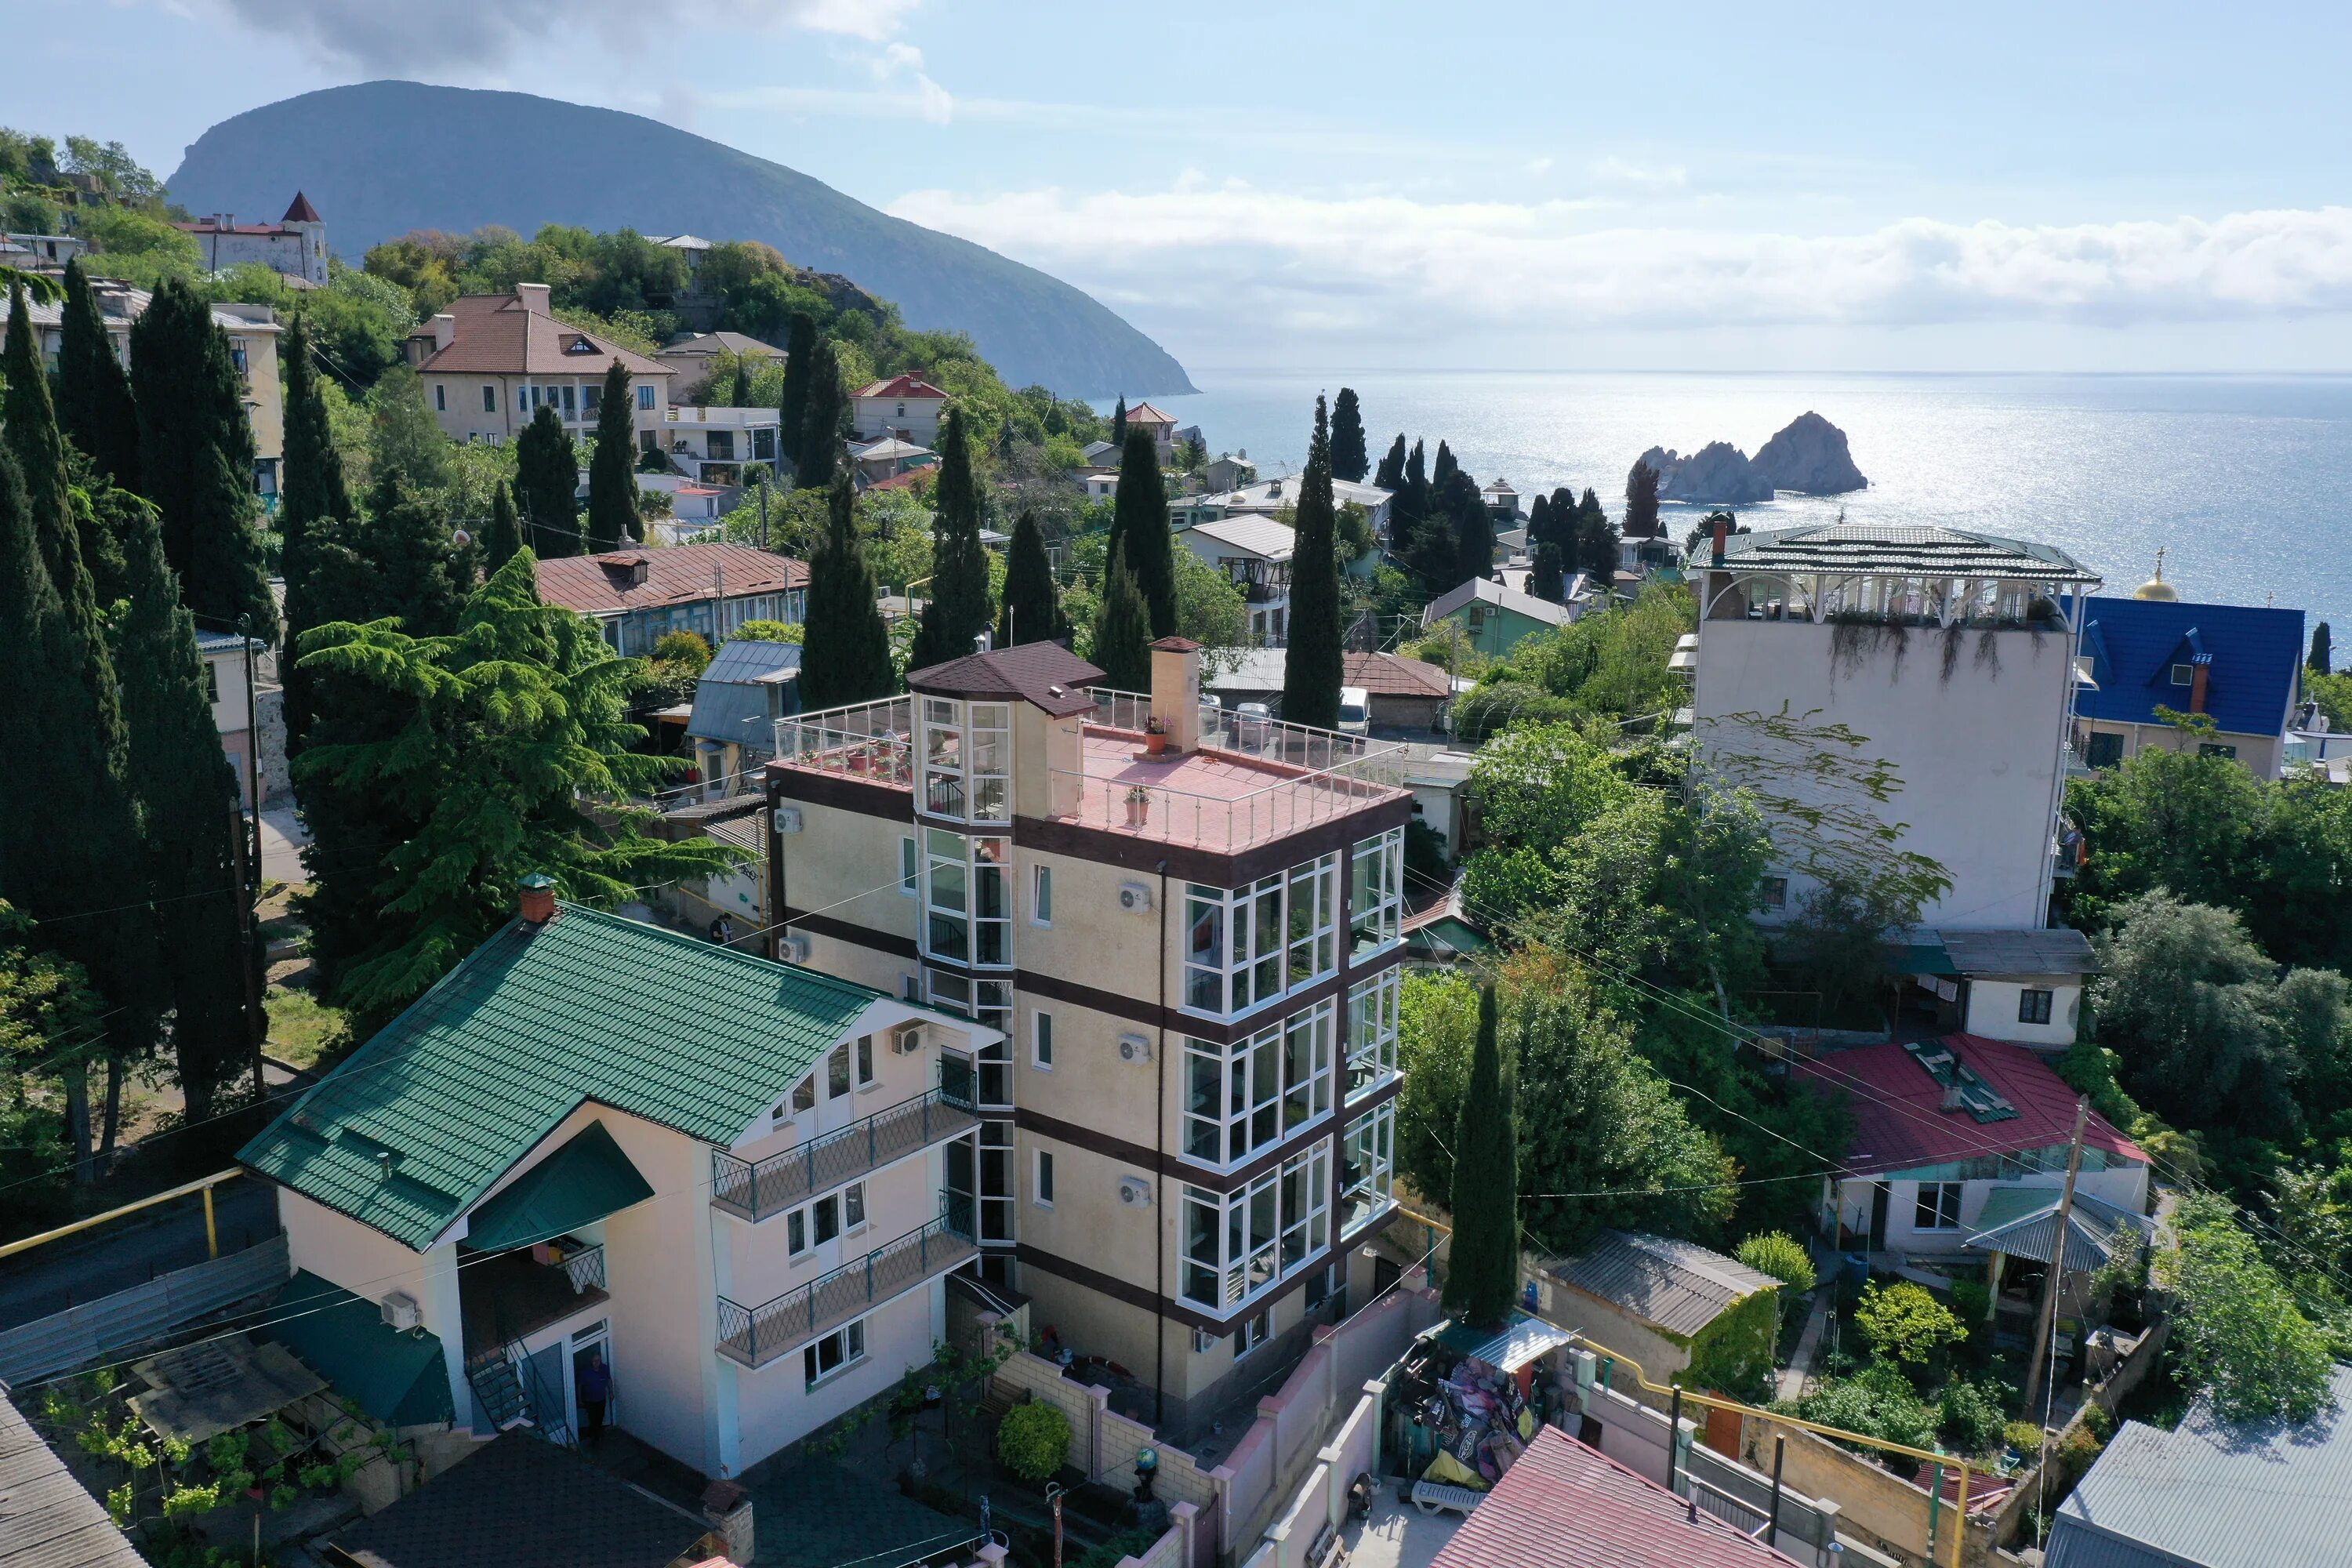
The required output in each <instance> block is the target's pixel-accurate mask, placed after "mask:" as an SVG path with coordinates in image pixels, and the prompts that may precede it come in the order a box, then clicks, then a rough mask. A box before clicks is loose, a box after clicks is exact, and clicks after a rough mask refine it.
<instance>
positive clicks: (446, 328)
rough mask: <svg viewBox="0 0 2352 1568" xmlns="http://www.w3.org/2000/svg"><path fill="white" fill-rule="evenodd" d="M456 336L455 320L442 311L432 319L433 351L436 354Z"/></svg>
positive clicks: (455, 318)
mask: <svg viewBox="0 0 2352 1568" xmlns="http://www.w3.org/2000/svg"><path fill="white" fill-rule="evenodd" d="M456 338H457V317H455V316H453V315H451V314H450V313H449V312H448V311H446V310H444V311H442V312H441V313H440V314H439V315H437V316H436V317H434V318H433V350H434V352H435V353H439V352H440V351H441V350H443V349H446V348H447V347H448V346H449V345H450V343H451V342H454V341H455V340H456Z"/></svg>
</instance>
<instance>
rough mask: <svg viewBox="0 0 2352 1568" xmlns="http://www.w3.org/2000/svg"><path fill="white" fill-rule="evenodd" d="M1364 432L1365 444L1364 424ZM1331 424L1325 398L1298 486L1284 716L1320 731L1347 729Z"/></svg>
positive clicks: (1317, 404)
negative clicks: (1342, 713) (1342, 708)
mask: <svg viewBox="0 0 2352 1568" xmlns="http://www.w3.org/2000/svg"><path fill="white" fill-rule="evenodd" d="M1340 395H1341V396H1342V397H1345V396H1347V394H1346V393H1344V392H1343V393H1342V394H1340ZM1357 435H1358V438H1359V441H1360V440H1361V437H1362V430H1361V428H1359V429H1358V432H1357ZM1331 445H1332V431H1331V427H1330V425H1329V422H1328V418H1327V416H1326V415H1325V412H1324V408H1323V400H1322V399H1321V398H1320V397H1318V398H1317V399H1316V400H1315V434H1314V436H1313V437H1312V438H1311V439H1310V440H1309V442H1308V444H1307V471H1306V472H1305V473H1304V474H1303V475H1301V476H1300V478H1299V484H1298V511H1297V522H1296V523H1295V524H1294V527H1295V528H1296V530H1297V533H1296V536H1295V538H1294V541H1293V543H1292V548H1291V556H1290V646H1289V647H1288V648H1287V649H1286V650H1285V652H1284V654H1283V658H1282V717H1283V721H1284V722H1285V723H1289V724H1305V725H1307V726H1308V727H1309V728H1312V729H1317V730H1334V729H1337V728H1339V687H1340V685H1341V684H1342V682H1343V681H1344V679H1346V662H1347V661H1346V659H1345V658H1343V657H1342V654H1341V648H1340V640H1339V632H1340V628H1339V550H1338V547H1337V542H1336V539H1335V537H1334V535H1335V534H1336V532H1337V531H1338V528H1339V519H1338V514H1337V512H1336V510H1335V509H1334V508H1333V506H1332V504H1331Z"/></svg>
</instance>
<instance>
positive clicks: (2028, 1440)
mask: <svg viewBox="0 0 2352 1568" xmlns="http://www.w3.org/2000/svg"><path fill="white" fill-rule="evenodd" d="M2000 1440H2001V1441H2002V1442H2003V1443H2005V1444H2007V1445H2008V1446H2009V1447H2012V1448H2014V1449H2016V1450H2017V1451H2018V1452H2019V1453H2021V1454H2022V1455H2024V1456H2025V1457H2026V1458H2028V1459H2029V1460H2030V1459H2032V1458H2034V1457H2035V1456H2036V1455H2038V1454H2040V1453H2041V1452H2042V1428H2041V1427H2039V1426H2035V1425H2034V1424H2033V1423H2032V1422H2031V1421H2011V1422H2010V1423H2009V1424H2008V1425H2007V1426H2003V1427H2002V1428H2001V1429H2000Z"/></svg>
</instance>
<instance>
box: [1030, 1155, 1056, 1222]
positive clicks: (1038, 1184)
mask: <svg viewBox="0 0 2352 1568" xmlns="http://www.w3.org/2000/svg"><path fill="white" fill-rule="evenodd" d="M1029 1201H1030V1202H1032V1203H1034V1204H1035V1205H1037V1206H1038V1207H1039V1208H1041V1209H1049V1208H1052V1207H1053V1206H1054V1156H1053V1155H1052V1154H1050V1153H1048V1152H1046V1151H1045V1150H1043V1149H1040V1150H1038V1151H1037V1178H1036V1181H1035V1182H1034V1184H1032V1185H1031V1187H1030V1189H1029Z"/></svg>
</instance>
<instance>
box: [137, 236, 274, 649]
mask: <svg viewBox="0 0 2352 1568" xmlns="http://www.w3.org/2000/svg"><path fill="white" fill-rule="evenodd" d="M131 391H132V393H133V395H135V396H136V397H137V399H138V403H139V482H140V483H141V485H142V486H143V487H144V488H145V490H146V495H147V499H148V500H152V501H153V502H154V503H155V506H156V509H157V510H159V511H160V512H162V513H163V555H164V558H165V559H166V560H168V561H169V562H170V563H171V564H172V570H173V572H175V573H177V574H179V579H180V593H181V596H182V597H183V598H184V600H185V602H186V604H187V606H188V608H189V609H191V610H193V611H194V612H195V616H196V622H197V624H198V625H199V626H205V627H207V628H208V629H211V630H215V631H218V630H226V629H232V628H234V627H236V626H238V625H239V624H240V623H243V624H245V625H247V626H250V628H251V630H252V632H253V635H254V636H256V637H260V638H261V639H262V640H263V641H265V642H267V641H270V640H273V639H274V638H275V637H276V636H277V633H278V606H277V603H276V601H275V600H273V599H272V598H271V597H270V594H269V579H268V574H267V571H266V567H265V563H266V560H267V556H266V553H265V552H264V550H263V546H262V542H261V534H260V531H259V530H258V529H257V527H256V525H255V520H256V517H257V514H258V510H259V507H258V503H257V501H256V500H255V498H254V493H253V460H254V453H253V429H252V426H250V425H249V424H247V420H246V416H245V389H244V384H243V383H242V381H241V380H240V379H239V377H238V375H237V373H236V364H235V363H233V362H232V361H231V360H230V359H229V353H228V339H227V337H226V335H225V334H224V333H223V332H222V331H221V330H220V329H219V328H218V327H216V326H215V325H213V317H212V306H211V305H210V304H208V303H206V302H205V299H204V297H203V296H201V295H199V294H198V293H197V292H196V291H195V289H194V288H192V287H191V286H190V285H189V284H188V283H187V282H186V281H185V280H184V279H178V278H167V279H164V280H163V284H162V286H161V287H160V288H158V289H156V290H155V296H154V299H153V300H152V301H151V302H150V303H149V305H148V307H147V311H146V314H144V315H142V316H141V317H140V318H139V320H138V321H137V322H135V323H134V324H133V325H132V326H131Z"/></svg>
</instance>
